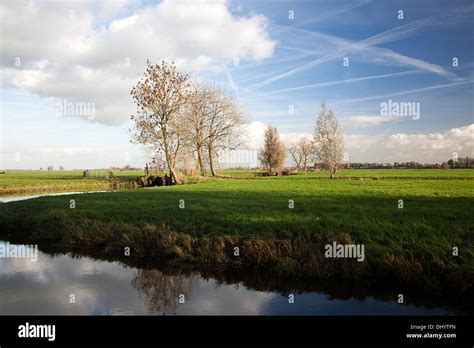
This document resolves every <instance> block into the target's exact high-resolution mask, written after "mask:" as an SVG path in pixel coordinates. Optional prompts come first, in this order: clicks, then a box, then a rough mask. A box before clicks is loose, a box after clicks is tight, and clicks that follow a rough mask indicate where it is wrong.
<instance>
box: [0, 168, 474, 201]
mask: <svg viewBox="0 0 474 348" xmlns="http://www.w3.org/2000/svg"><path fill="white" fill-rule="evenodd" d="M472 172H473V171H472V170H469V169H456V170H440V169H388V170H387V169H375V170H373V169H345V170H341V171H340V172H339V176H341V177H343V178H348V177H351V178H393V179H407V178H420V179H421V178H432V179H445V180H449V179H462V178H471V179H474V175H473V174H472ZM218 173H219V174H220V175H223V176H227V177H232V178H240V179H245V178H255V177H257V174H258V173H257V172H255V171H250V170H221V171H218ZM105 174H106V170H104V169H102V170H100V169H99V170H91V171H90V175H91V176H90V177H89V178H83V177H82V170H68V171H40V170H24V171H21V170H18V171H8V172H6V173H5V174H0V196H6V195H15V194H29V193H41V192H68V191H98V190H107V189H109V188H110V183H109V181H108V180H107V179H106V178H105ZM114 175H115V177H116V180H117V181H119V182H128V181H131V180H134V179H135V178H137V177H138V176H141V175H143V170H124V171H119V170H116V171H114ZM326 177H327V173H326V172H324V171H321V172H312V173H296V174H295V175H292V176H291V178H292V180H294V179H307V178H326ZM271 179H273V180H275V179H276V180H287V179H288V178H287V177H277V178H271Z"/></svg>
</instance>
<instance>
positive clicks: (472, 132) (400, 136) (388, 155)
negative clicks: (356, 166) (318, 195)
mask: <svg viewBox="0 0 474 348" xmlns="http://www.w3.org/2000/svg"><path fill="white" fill-rule="evenodd" d="M344 141H345V145H346V149H347V152H348V153H349V160H350V161H354V162H359V161H360V162H400V161H418V162H441V161H447V160H448V159H450V158H452V156H453V152H457V153H458V155H459V156H466V155H469V156H472V155H473V150H474V124H471V125H468V126H464V127H460V128H453V129H450V130H446V131H444V132H436V133H428V134H406V133H396V134H391V135H375V136H374V135H346V136H345V137H344Z"/></svg>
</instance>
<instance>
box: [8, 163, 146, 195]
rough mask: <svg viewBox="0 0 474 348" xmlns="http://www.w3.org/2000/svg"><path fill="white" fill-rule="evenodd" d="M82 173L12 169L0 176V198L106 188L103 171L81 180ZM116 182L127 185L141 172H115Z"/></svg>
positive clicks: (95, 171)
mask: <svg viewBox="0 0 474 348" xmlns="http://www.w3.org/2000/svg"><path fill="white" fill-rule="evenodd" d="M82 174H83V171H82V170H66V171H44V170H15V171H7V172H6V173H4V174H0V196H8V195H21V194H33V193H42V192H71V191H99V190H108V189H110V181H109V180H108V179H107V178H106V170H104V169H102V170H100V169H98V170H90V177H88V178H83V176H82ZM114 175H115V176H116V180H117V181H118V182H128V181H130V180H133V179H135V178H136V177H138V176H140V175H143V171H141V170H140V171H138V170H127V171H115V172H114Z"/></svg>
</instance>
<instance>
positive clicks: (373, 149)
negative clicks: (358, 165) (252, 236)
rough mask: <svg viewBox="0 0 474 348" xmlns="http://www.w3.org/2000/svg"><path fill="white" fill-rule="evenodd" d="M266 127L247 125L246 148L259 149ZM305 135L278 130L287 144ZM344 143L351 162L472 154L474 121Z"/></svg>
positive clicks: (351, 138) (354, 138) (438, 159)
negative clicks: (445, 128) (454, 125)
mask: <svg viewBox="0 0 474 348" xmlns="http://www.w3.org/2000/svg"><path fill="white" fill-rule="evenodd" d="M353 117H354V118H356V120H358V121H359V122H360V123H361V124H364V122H365V123H366V121H367V120H369V119H370V120H371V121H369V122H372V124H373V123H375V122H376V121H379V118H380V117H384V118H388V117H387V116H364V115H362V116H353ZM372 118H374V119H375V120H376V121H373V120H372ZM381 122H383V121H381ZM266 127H267V125H266V124H265V123H263V122H259V121H254V122H252V123H251V124H249V125H248V126H247V134H248V139H247V143H246V146H247V148H249V149H259V148H260V147H261V146H262V144H263V139H264V132H265V128H266ZM304 136H306V137H310V138H311V133H284V132H280V137H281V139H282V140H283V141H284V143H285V145H286V146H289V145H290V144H291V143H292V142H293V141H296V140H298V139H300V138H301V137H304ZM344 144H345V148H346V151H347V152H348V154H349V161H352V162H401V161H418V162H441V161H447V160H448V159H450V158H451V157H452V155H453V152H457V153H458V155H459V156H466V155H469V156H473V155H474V124H471V125H468V126H464V127H460V128H453V129H449V130H446V131H444V132H435V133H427V134H406V133H396V134H390V135H365V134H363V135H344Z"/></svg>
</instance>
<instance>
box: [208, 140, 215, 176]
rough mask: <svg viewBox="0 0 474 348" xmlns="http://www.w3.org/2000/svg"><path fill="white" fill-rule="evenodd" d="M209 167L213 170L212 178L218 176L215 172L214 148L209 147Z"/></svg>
mask: <svg viewBox="0 0 474 348" xmlns="http://www.w3.org/2000/svg"><path fill="white" fill-rule="evenodd" d="M209 166H210V168H211V174H212V176H216V172H215V171H214V160H213V158H212V146H209Z"/></svg>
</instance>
